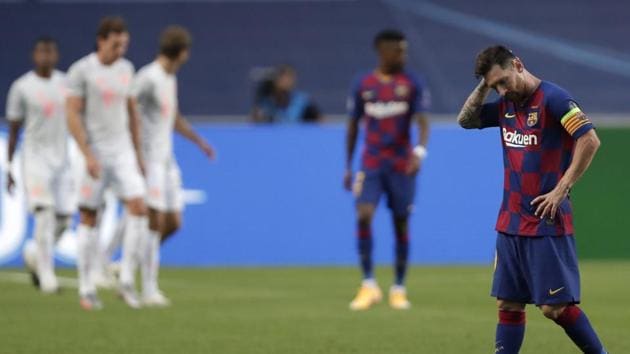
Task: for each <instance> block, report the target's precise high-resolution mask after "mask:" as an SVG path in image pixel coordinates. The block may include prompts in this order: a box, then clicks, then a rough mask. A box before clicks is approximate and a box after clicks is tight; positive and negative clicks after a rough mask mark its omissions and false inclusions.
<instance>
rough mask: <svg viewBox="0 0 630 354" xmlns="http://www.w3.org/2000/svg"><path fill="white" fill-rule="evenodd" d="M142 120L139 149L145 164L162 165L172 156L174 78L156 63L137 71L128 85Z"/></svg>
mask: <svg viewBox="0 0 630 354" xmlns="http://www.w3.org/2000/svg"><path fill="white" fill-rule="evenodd" d="M131 91H132V95H133V96H135V97H136V99H137V101H138V107H139V110H140V116H141V117H142V149H143V152H144V157H145V158H146V159H147V160H148V161H155V162H163V161H167V160H169V159H170V158H171V156H172V155H173V127H174V124H175V118H176V115H177V110H178V107H177V104H178V103H177V78H176V77H175V75H173V74H169V73H167V72H166V71H165V70H164V68H163V67H162V65H161V64H160V63H158V62H157V61H154V62H152V63H150V64H147V65H146V66H144V67H143V68H142V69H140V70H139V71H138V75H136V77H135V79H134V82H133V84H132V90H131Z"/></svg>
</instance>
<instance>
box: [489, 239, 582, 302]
mask: <svg viewBox="0 0 630 354" xmlns="http://www.w3.org/2000/svg"><path fill="white" fill-rule="evenodd" d="M492 296H493V297H496V298H498V299H502V300H508V301H514V302H519V303H523V304H536V305H552V304H564V303H569V304H576V303H579V302H580V272H579V270H578V262H577V255H576V253H575V239H574V238H573V236H540V237H524V236H514V235H508V234H504V233H501V232H500V233H499V234H498V235H497V249H496V258H495V269H494V279H493V282H492Z"/></svg>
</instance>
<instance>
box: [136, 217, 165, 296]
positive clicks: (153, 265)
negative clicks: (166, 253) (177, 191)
mask: <svg viewBox="0 0 630 354" xmlns="http://www.w3.org/2000/svg"><path fill="white" fill-rule="evenodd" d="M164 219H165V216H164V213H163V212H160V211H158V210H155V209H153V208H149V232H148V237H147V238H146V245H145V258H144V260H143V262H142V278H143V289H142V291H143V293H142V301H143V303H144V304H145V305H147V306H168V305H169V304H170V301H169V300H168V299H167V298H166V297H165V296H164V295H163V294H162V292H161V291H160V289H159V285H158V275H159V267H160V241H161V239H162V230H163V229H164V222H165V220H164Z"/></svg>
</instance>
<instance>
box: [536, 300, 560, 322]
mask: <svg viewBox="0 0 630 354" xmlns="http://www.w3.org/2000/svg"><path fill="white" fill-rule="evenodd" d="M566 307H567V305H566V304H561V305H542V306H540V311H541V312H542V314H543V316H545V317H547V318H548V319H550V320H554V321H555V320H557V319H558V317H560V315H561V314H562V312H563V311H564V309H565V308H566Z"/></svg>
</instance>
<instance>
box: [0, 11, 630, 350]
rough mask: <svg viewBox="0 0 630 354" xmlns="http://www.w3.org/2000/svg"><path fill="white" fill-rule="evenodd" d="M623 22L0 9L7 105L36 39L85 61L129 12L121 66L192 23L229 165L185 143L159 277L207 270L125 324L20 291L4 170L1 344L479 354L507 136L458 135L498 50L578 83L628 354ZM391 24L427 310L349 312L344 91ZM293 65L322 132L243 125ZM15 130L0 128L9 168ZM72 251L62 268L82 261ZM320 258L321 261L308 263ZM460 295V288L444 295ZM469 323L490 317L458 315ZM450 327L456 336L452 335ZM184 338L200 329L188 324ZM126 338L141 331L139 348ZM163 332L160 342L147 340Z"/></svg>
mask: <svg viewBox="0 0 630 354" xmlns="http://www.w3.org/2000/svg"><path fill="white" fill-rule="evenodd" d="M629 13H630V4H629V3H628V2H625V1H613V0H607V1H599V2H593V1H589V0H556V1H542V0H535V1H529V2H516V1H507V2H506V1H499V0H489V1H484V2H483V4H481V3H479V2H471V1H465V0H441V1H437V0H436V1H431V2H429V1H413V0H382V1H370V0H357V1H353V0H312V1H308V0H293V1H292V0H260V1H255V0H251V1H248V0H233V1H229V0H225V1H221V0H207V1H204V0H192V1H177V0H156V1H152V0H137V1H125V0H116V1H111V2H108V1H92V0H50V1H19V0H16V1H11V0H9V1H7V0H0V33H1V34H2V40H1V41H0V53H1V54H0V92H1V93H2V97H6V92H7V91H8V88H9V85H10V83H11V82H12V81H13V80H14V79H15V78H17V77H18V76H19V75H21V74H22V73H23V72H25V71H27V70H29V69H30V68H31V61H30V51H31V46H32V43H33V41H34V39H35V38H37V37H38V36H40V35H42V34H47V35H51V36H53V37H54V38H56V39H58V41H59V43H60V47H59V48H60V52H61V62H60V68H61V69H62V70H66V69H67V67H68V65H69V64H70V63H71V62H73V61H74V60H76V59H77V58H79V57H81V56H83V55H85V54H86V53H87V52H89V51H90V50H91V49H92V48H93V45H94V32H95V27H96V24H97V22H98V20H99V19H100V18H101V17H102V16H104V15H110V14H119V15H122V16H123V17H124V18H125V19H126V20H127V22H128V24H129V27H130V33H131V46H130V49H129V52H128V58H129V59H130V60H131V61H132V62H133V63H134V64H135V65H136V68H139V67H140V66H142V65H144V64H145V63H147V62H149V61H150V60H152V59H153V57H154V55H155V50H156V46H157V36H158V34H159V32H160V31H161V29H162V28H163V27H165V26H166V25H168V24H181V25H184V26H186V27H187V28H189V30H190V31H191V33H192V34H193V36H194V44H193V50H192V57H191V60H190V62H189V63H188V64H187V65H185V66H184V67H183V69H182V71H181V72H180V74H179V93H180V105H181V110H182V112H183V113H184V114H187V115H188V116H189V117H190V118H191V119H193V121H194V122H195V124H196V126H197V127H198V128H199V129H200V131H201V132H202V133H203V134H204V136H205V137H206V138H207V139H208V140H209V141H210V142H212V143H213V144H214V145H215V146H216V148H217V150H218V152H219V159H218V161H217V162H216V163H214V164H211V165H208V164H207V163H206V162H205V161H204V157H203V156H202V155H201V154H200V153H198V152H197V151H196V150H194V148H193V147H191V145H189V144H188V143H186V142H184V141H183V140H180V139H176V146H175V148H176V154H177V157H178V159H179V162H180V165H181V168H182V171H183V175H184V176H183V177H184V186H185V188H186V189H187V190H188V192H187V196H188V198H187V200H188V202H189V204H188V206H187V209H186V212H185V215H184V217H185V222H184V225H183V229H182V230H181V231H180V233H179V235H177V236H176V237H175V238H174V239H172V240H171V241H169V243H167V244H166V245H165V247H164V248H163V258H162V260H163V264H165V265H167V266H177V267H199V266H203V267H208V266H213V268H212V269H209V270H208V269H203V270H198V269H185V270H184V269H179V268H175V269H169V270H167V271H165V272H164V274H163V278H165V281H164V282H163V283H164V287H165V288H166V290H167V291H168V292H169V294H172V297H173V299H174V301H175V306H174V307H173V308H172V309H169V310H167V311H164V312H148V313H144V314H133V315H128V312H127V311H125V309H123V308H122V306H121V305H119V304H117V303H114V302H113V301H111V300H110V301H107V300H109V299H105V300H106V305H107V306H108V307H109V305H110V303H112V304H111V308H112V309H111V310H110V309H109V308H108V309H106V311H105V312H104V313H102V314H98V315H95V316H90V318H88V319H86V318H85V317H84V316H82V315H81V314H80V313H78V306H76V304H75V302H74V300H75V298H74V292H73V291H68V292H66V293H65V294H64V295H63V298H64V299H65V301H63V300H60V299H52V298H42V297H40V296H37V294H34V292H32V291H31V289H28V288H26V287H25V286H24V285H22V284H17V283H15V282H13V280H16V281H19V280H20V279H22V278H20V277H19V276H18V277H16V274H15V270H14V269H13V268H16V267H20V266H21V264H22V261H21V257H20V249H21V245H22V243H23V242H24V240H25V238H26V237H27V235H30V230H29V225H30V224H29V223H28V221H27V219H26V215H25V213H24V212H21V211H23V210H24V209H23V206H22V209H20V205H16V204H15V202H14V201H12V202H9V201H8V199H7V197H6V196H5V194H4V193H5V192H4V176H5V173H4V170H3V171H2V177H0V179H1V180H2V187H3V188H2V200H1V201H0V208H1V210H0V212H1V213H0V221H1V223H2V224H1V227H0V266H2V267H5V269H0V317H3V318H6V319H8V320H10V321H6V322H4V324H3V325H0V329H2V332H4V333H5V334H6V338H5V339H6V341H7V342H6V343H8V346H4V347H0V352H3V351H4V350H6V349H7V348H9V350H8V351H6V352H7V353H9V352H10V353H19V352H33V351H37V350H40V351H41V350H42V349H43V350H44V351H47V350H46V349H45V348H47V347H46V345H52V347H48V348H53V350H48V351H50V352H65V353H70V352H85V351H87V350H90V351H92V352H111V351H114V350H117V351H119V350H127V351H129V352H134V353H140V352H152V353H156V352H172V351H175V350H180V351H182V350H183V351H186V352H215V353H285V352H293V353H358V352H361V353H411V352H444V353H481V352H487V350H486V349H489V348H490V346H491V341H492V335H493V331H494V329H493V328H494V323H495V319H494V310H493V306H494V305H493V303H492V301H491V299H490V298H488V297H487V296H486V295H487V292H488V289H489V284H490V276H491V268H490V265H491V260H492V257H493V255H494V250H493V243H494V232H493V225H494V222H495V217H496V212H497V210H498V204H499V201H500V191H501V185H502V167H501V166H502V165H501V153H500V149H499V140H498V135H497V134H496V132H487V131H484V132H480V133H478V134H471V133H470V132H465V131H462V130H460V129H458V127H456V126H455V124H454V115H455V114H456V112H457V111H458V110H459V108H460V106H461V104H462V102H463V101H464V100H465V98H466V96H467V95H468V93H469V92H470V90H471V89H472V87H473V86H474V85H475V80H474V77H473V75H472V70H473V59H474V56H475V55H476V53H477V52H478V51H479V50H480V49H482V48H483V47H485V46H488V45H490V44H493V43H497V42H498V43H505V44H507V45H508V46H510V47H511V48H513V49H514V51H515V52H516V53H517V55H519V56H520V57H521V58H522V59H523V60H524V62H525V64H526V66H527V67H528V68H529V69H530V71H532V72H533V73H535V74H537V75H539V76H540V77H542V78H544V79H547V80H550V81H554V82H556V83H558V84H560V85H562V86H564V87H566V88H567V89H568V90H569V91H570V92H572V93H573V95H574V96H575V97H576V98H577V99H578V101H579V102H580V103H581V104H582V106H583V108H584V110H585V111H586V112H588V113H589V116H591V117H592V118H593V121H594V122H595V124H596V125H597V126H598V133H599V135H600V137H601V140H602V143H603V144H602V148H601V150H600V153H599V154H598V156H597V157H596V160H595V162H594V163H593V165H592V167H591V169H590V170H589V171H588V173H587V174H586V176H585V177H584V178H583V179H582V180H581V181H580V183H579V184H578V185H577V186H576V188H575V191H574V193H573V200H574V202H575V213H576V215H575V219H576V227H577V236H578V238H577V240H578V247H579V254H580V258H581V259H582V260H583V261H584V262H583V271H584V274H585V275H584V280H583V282H584V285H585V289H584V293H585V300H586V304H585V306H586V308H587V309H589V310H590V311H591V312H590V313H592V315H591V317H592V318H593V321H594V322H595V323H597V324H598V325H599V327H601V328H602V329H601V332H602V337H603V338H604V340H608V342H610V343H611V344H610V345H609V350H610V351H611V352H613V353H629V352H630V342H629V341H628V339H627V333H628V331H629V330H630V325H628V319H630V312H629V311H628V310H621V309H620V308H618V306H619V307H623V308H627V307H626V306H625V302H624V299H625V301H627V299H628V297H629V295H630V290H629V287H630V285H628V284H629V279H630V237H628V236H630V234H629V233H628V230H630V218H628V217H627V214H628V211H630V210H629V208H628V204H627V201H628V200H629V199H630V192H629V191H628V188H627V186H626V184H627V181H628V180H629V177H630V164H629V159H628V151H630V140H629V139H630V118H628V115H629V113H630V100H628V93H629V92H630V44H629V42H628V33H630V22H628V20H627V19H628V15H629ZM384 27H395V28H399V29H401V30H402V31H404V32H405V33H406V34H407V36H408V38H409V41H410V62H409V67H410V68H411V69H412V70H414V71H416V72H420V73H422V74H423V75H424V77H425V78H426V80H427V82H428V85H429V87H430V89H431V91H432V96H433V109H432V115H431V117H432V121H433V127H432V136H431V141H430V146H429V150H430V154H431V156H430V158H429V159H428V160H427V161H426V163H425V164H424V167H423V172H422V174H421V176H420V178H419V180H418V183H419V193H418V198H417V212H416V213H415V215H414V216H413V220H412V233H411V234H412V251H411V254H412V262H413V263H414V264H417V265H421V267H419V268H416V269H412V270H411V273H410V277H411V279H410V284H409V287H410V296H411V300H412V302H413V303H414V306H415V308H414V310H413V311H412V312H411V313H408V314H397V313H391V311H387V310H385V309H376V310H375V311H374V312H372V313H370V314H366V315H365V316H363V315H359V314H350V313H347V314H346V313H343V312H344V311H345V309H346V306H347V302H348V301H349V300H350V297H351V296H352V293H353V291H354V287H355V286H356V285H357V283H358V281H357V279H358V271H354V269H352V268H349V267H347V266H353V265H354V264H355V263H356V255H355V239H354V221H353V218H354V212H353V202H352V198H351V196H350V195H348V194H346V193H345V192H344V191H343V190H342V188H341V177H342V173H343V139H344V117H345V116H344V111H345V107H344V106H345V98H346V96H347V92H348V89H349V86H350V83H351V81H352V78H353V77H354V76H355V75H356V74H357V73H360V72H363V71H365V70H369V69H371V68H372V67H373V66H374V64H375V62H376V58H375V55H374V53H373V52H372V50H371V40H372V36H373V35H374V34H375V33H376V32H377V31H378V30H380V29H382V28H384ZM280 63H289V64H291V65H293V66H294V67H295V68H296V69H297V71H298V74H299V84H298V86H299V88H300V89H302V90H304V91H307V92H309V93H310V95H311V96H312V98H313V99H314V100H315V102H317V103H318V105H319V106H320V108H321V110H322V112H323V113H324V115H325V117H326V119H325V122H324V123H322V124H317V125H264V126H258V125H252V124H249V123H248V120H249V119H248V115H249V111H250V108H251V104H252V101H253V91H254V81H255V80H256V79H257V78H258V77H259V76H260V73H261V72H262V71H264V70H265V69H266V68H268V67H270V66H274V65H277V64H280ZM0 111H2V112H4V99H2V100H0ZM5 132H6V121H4V120H2V123H0V145H1V146H0V152H2V157H1V158H0V161H1V162H2V164H1V165H0V167H2V169H4V167H5V163H4V159H5V155H6V154H5V152H4V151H5V150H4V149H5V147H6V143H5V140H4V138H5V135H4V133H5ZM9 203H13V204H9ZM388 221H389V220H388V216H387V214H386V213H385V212H384V209H381V211H380V213H379V215H378V217H377V221H376V225H375V235H376V242H377V246H376V253H375V259H376V261H377V262H379V263H380V264H383V265H388V264H389V263H390V262H391V260H392V247H391V245H392V243H393V237H392V236H391V230H390V225H389V222H388ZM22 222H24V223H23V224H22ZM69 247H70V248H69V250H66V251H67V252H66V253H63V252H61V253H60V255H59V264H60V265H66V266H68V265H71V264H72V263H73V257H72V247H71V246H69ZM233 266H237V267H238V268H237V269H227V268H225V267H233ZM272 266H273V267H276V266H282V268H281V269H276V268H268V267H272ZM310 266H317V267H316V268H304V267H310ZM332 266H335V267H337V266H344V267H342V268H330V267H332ZM217 267H218V268H217ZM244 267H246V268H244ZM296 267H297V268H296ZM68 272H69V273H68ZM64 274H66V275H67V276H69V277H72V276H73V275H72V274H73V273H72V272H71V271H66V273H64ZM384 279H389V278H388V277H387V276H384ZM384 284H387V282H384ZM448 288H450V289H453V288H455V289H457V291H458V294H459V295H461V296H459V297H458V296H454V295H455V294H450V295H447V294H449V293H450V292H449V291H447V290H445V289H448ZM460 289H463V290H460ZM459 291H461V293H459ZM309 296H310V297H309ZM70 299H71V300H70ZM438 299H440V301H438ZM462 299H463V301H462ZM261 307H263V308H261ZM466 311H471V313H472V316H473V317H475V316H476V317H478V318H479V319H477V321H474V319H473V320H471V319H469V318H468V317H467V316H464V315H462V314H461V313H465V312H466ZM123 316H124V317H123ZM536 317H537V316H530V318H536ZM191 318H194V320H193V319H191ZM76 321H79V323H82V324H84V325H85V326H80V327H81V329H80V330H79V335H80V336H83V337H82V338H85V337H87V338H86V339H85V340H79V341H78V342H74V341H72V340H70V339H68V338H65V337H67V336H68V335H69V334H70V333H72V332H67V333H66V332H64V331H66V330H67V331H74V325H73V324H74V323H76ZM536 321H538V322H536ZM33 322H36V323H37V324H36V325H35V328H39V329H41V330H44V331H47V332H46V333H47V334H46V337H45V339H44V340H45V342H46V343H44V342H41V341H38V340H37V339H38V338H39V337H37V335H36V333H33V332H34V331H32V330H31V329H32V328H33ZM123 322H124V323H126V324H123V325H121V324H120V323H123ZM454 322H456V323H458V326H457V328H459V329H458V330H459V331H460V332H461V333H458V334H457V337H458V338H459V339H458V340H453V339H449V338H448V335H451V336H452V335H454V334H453V333H450V334H448V332H449V331H447V330H445V329H444V328H448V327H449V326H451V327H452V326H453V323H454ZM11 323H13V324H15V325H14V326H11V325H10V324H11ZM532 323H533V324H532V325H531V326H530V327H529V328H530V329H528V332H529V333H530V334H528V337H527V338H528V339H527V340H526V346H525V349H524V351H523V352H524V353H548V352H553V351H555V352H558V353H565V352H567V353H571V352H574V351H572V350H573V349H572V347H571V346H570V344H569V343H565V342H568V341H566V340H564V339H563V338H562V337H561V335H560V331H559V330H557V329H554V331H553V333H554V334H555V335H550V334H548V332H551V331H547V329H549V327H550V326H552V325H551V324H549V323H547V322H544V320H542V319H538V320H536V319H533V320H532ZM62 324H63V325H62ZM171 324H173V325H176V326H175V327H169V326H171ZM110 325H111V328H110ZM187 325H189V326H190V327H189V330H188V331H187V330H186V329H184V328H178V327H177V326H182V327H185V326H187ZM268 325H270V326H269V327H267V326H268ZM116 326H119V327H116ZM163 327H166V329H165V328H163ZM29 328H31V329H29ZM117 330H120V331H121V332H123V333H124V332H125V331H129V332H130V333H133V331H138V332H137V333H138V334H137V335H138V337H136V338H135V339H134V338H131V337H129V336H125V335H124V334H117V333H118V332H117ZM156 331H158V332H156ZM159 331H164V332H159ZM206 331H207V332H206ZM556 332H557V333H556ZM27 333H28V334H27ZM155 333H164V337H163V338H158V339H155V340H153V341H152V342H151V341H150V340H149V338H154V336H155ZM624 333H625V335H624ZM169 334H170V335H172V337H170V338H173V339H172V340H169ZM423 334H424V335H426V336H423ZM246 335H248V336H250V337H249V340H248V337H242V336H246ZM425 337H426V338H425ZM89 338H96V339H94V340H90V339H89ZM140 339H146V340H147V341H149V342H142V341H141V342H138V340H140ZM206 339H207V340H206ZM25 343H26V344H25ZM77 343H80V344H77ZM156 343H157V344H156ZM73 344H74V345H73ZM69 348H71V349H69ZM182 348H185V349H182Z"/></svg>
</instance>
